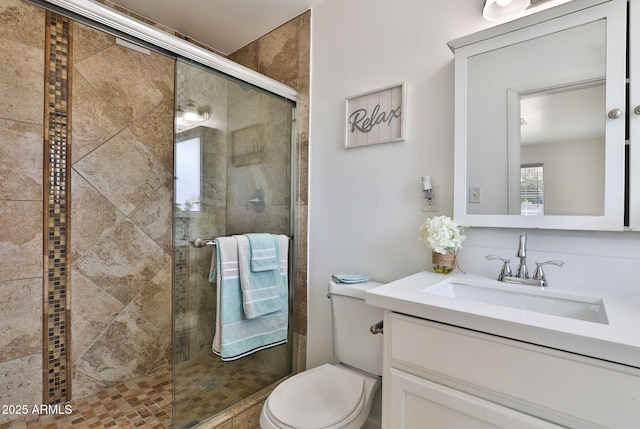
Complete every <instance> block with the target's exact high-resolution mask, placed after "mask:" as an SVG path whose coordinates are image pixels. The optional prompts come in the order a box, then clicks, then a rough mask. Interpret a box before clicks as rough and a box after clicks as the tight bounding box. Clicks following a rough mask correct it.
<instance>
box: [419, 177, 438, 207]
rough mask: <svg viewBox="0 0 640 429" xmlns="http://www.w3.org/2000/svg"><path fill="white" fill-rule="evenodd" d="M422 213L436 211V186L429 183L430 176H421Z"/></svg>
mask: <svg viewBox="0 0 640 429" xmlns="http://www.w3.org/2000/svg"><path fill="white" fill-rule="evenodd" d="M422 197H423V198H422V211H423V212H437V211H438V186H437V185H434V184H433V183H431V176H422Z"/></svg>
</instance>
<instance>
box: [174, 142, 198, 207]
mask: <svg viewBox="0 0 640 429" xmlns="http://www.w3.org/2000/svg"><path fill="white" fill-rule="evenodd" d="M200 150H201V149H200V137H194V138H189V139H186V140H182V141H179V142H177V143H176V147H175V162H176V165H175V171H176V181H175V183H176V185H175V186H176V189H175V195H176V201H175V204H176V208H177V209H178V210H182V211H186V212H199V211H200V184H201V178H200V159H201V154H200Z"/></svg>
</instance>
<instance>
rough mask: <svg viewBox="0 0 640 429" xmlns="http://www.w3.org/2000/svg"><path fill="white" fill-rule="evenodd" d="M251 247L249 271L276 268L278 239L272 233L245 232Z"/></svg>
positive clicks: (277, 266) (255, 271)
mask: <svg viewBox="0 0 640 429" xmlns="http://www.w3.org/2000/svg"><path fill="white" fill-rule="evenodd" d="M245 236H246V237H247V238H248V239H249V248H250V249H251V271H253V272H254V273H257V272H260V271H270V270H278V269H279V268H280V266H279V265H278V239H277V236H275V235H273V234H245Z"/></svg>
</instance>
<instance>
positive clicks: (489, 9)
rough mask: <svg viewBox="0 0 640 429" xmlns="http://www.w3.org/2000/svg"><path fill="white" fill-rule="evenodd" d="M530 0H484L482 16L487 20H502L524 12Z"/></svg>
mask: <svg viewBox="0 0 640 429" xmlns="http://www.w3.org/2000/svg"><path fill="white" fill-rule="evenodd" d="M530 4H531V1H530V0H485V3H484V8H483V9H482V16H484V19H486V20H487V21H504V20H506V19H509V18H513V17H515V16H516V15H518V14H519V13H522V12H524V11H525V10H526V9H527V8H528V7H529V6H530Z"/></svg>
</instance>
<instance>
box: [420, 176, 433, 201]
mask: <svg viewBox="0 0 640 429" xmlns="http://www.w3.org/2000/svg"><path fill="white" fill-rule="evenodd" d="M422 195H423V196H424V197H425V198H429V199H431V198H432V197H433V185H432V184H431V176H422Z"/></svg>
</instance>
